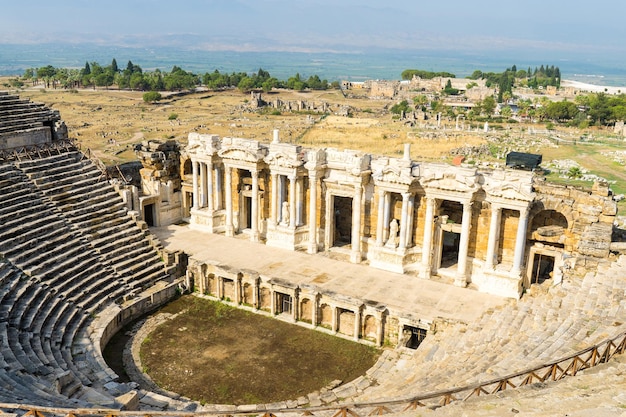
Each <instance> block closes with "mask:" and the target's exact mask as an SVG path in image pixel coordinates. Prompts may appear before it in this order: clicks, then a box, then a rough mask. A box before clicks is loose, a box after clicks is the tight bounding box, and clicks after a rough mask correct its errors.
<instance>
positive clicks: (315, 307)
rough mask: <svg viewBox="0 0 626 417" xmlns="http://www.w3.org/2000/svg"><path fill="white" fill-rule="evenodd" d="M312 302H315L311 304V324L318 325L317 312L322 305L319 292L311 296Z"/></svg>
mask: <svg viewBox="0 0 626 417" xmlns="http://www.w3.org/2000/svg"><path fill="white" fill-rule="evenodd" d="M311 302H312V303H313V305H312V306H311V326H313V327H317V321H318V318H317V313H318V310H319V307H320V306H319V296H318V294H313V297H311Z"/></svg>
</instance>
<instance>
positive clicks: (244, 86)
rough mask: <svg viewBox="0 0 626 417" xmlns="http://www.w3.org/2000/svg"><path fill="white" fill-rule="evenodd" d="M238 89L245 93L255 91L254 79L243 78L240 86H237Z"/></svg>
mask: <svg viewBox="0 0 626 417" xmlns="http://www.w3.org/2000/svg"><path fill="white" fill-rule="evenodd" d="M237 88H238V89H239V90H241V92H243V93H247V92H250V91H251V90H253V89H254V79H252V78H251V77H246V78H242V79H241V81H239V84H237Z"/></svg>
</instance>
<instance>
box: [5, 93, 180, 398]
mask: <svg viewBox="0 0 626 417" xmlns="http://www.w3.org/2000/svg"><path fill="white" fill-rule="evenodd" d="M1 97H5V96H0V101H2V100H1ZM0 190H2V192H0V342H1V345H0V346H1V347H0V369H1V371H0V401H3V402H16V401H17V402H30V403H35V404H40V405H42V406H69V407H79V406H81V407H82V406H90V405H92V403H91V402H89V401H87V400H84V399H83V398H94V397H97V398H99V400H100V401H99V403H101V404H102V403H104V404H108V405H113V397H112V396H110V395H108V396H107V394H106V390H104V389H102V382H101V381H100V379H99V375H100V373H101V371H102V369H98V367H94V366H93V365H94V364H92V363H89V365H87V364H86V363H85V362H84V361H81V360H77V359H76V358H77V356H76V354H75V352H73V349H74V341H75V339H76V338H77V337H78V335H79V333H81V332H82V331H83V330H85V329H86V327H87V325H88V324H89V322H90V321H91V319H92V317H94V316H95V315H96V314H97V313H98V312H99V311H101V310H103V309H104V308H106V307H107V306H110V305H111V304H112V303H114V302H115V301H118V300H121V299H122V298H124V297H127V296H131V295H132V294H133V293H135V292H138V291H140V290H142V289H144V288H147V287H149V286H151V285H153V284H154V283H155V282H157V281H159V280H162V279H166V278H167V277H168V274H167V273H166V270H165V267H164V264H163V262H161V260H160V258H159V255H158V253H157V250H156V249H155V247H153V245H152V244H151V242H150V240H149V239H148V237H147V235H146V233H145V232H144V231H143V230H142V229H141V228H140V227H139V226H138V225H137V224H136V222H135V221H134V220H133V219H132V218H130V217H129V216H128V215H127V214H126V210H125V208H124V204H123V202H122V200H121V198H120V197H119V195H118V194H117V193H116V192H115V191H114V190H113V188H112V187H111V186H110V185H109V184H108V182H106V181H103V178H101V173H100V171H99V170H98V169H97V167H96V166H95V165H94V164H93V163H92V162H91V161H90V160H88V159H86V158H84V156H83V154H82V153H80V152H78V151H72V152H63V153H60V154H58V155H53V156H49V157H44V158H37V159H33V160H28V161H20V162H14V163H5V164H3V165H0ZM90 387H94V389H95V390H96V391H97V392H95V391H94V389H91V388H90Z"/></svg>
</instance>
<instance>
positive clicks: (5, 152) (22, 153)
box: [0, 139, 76, 161]
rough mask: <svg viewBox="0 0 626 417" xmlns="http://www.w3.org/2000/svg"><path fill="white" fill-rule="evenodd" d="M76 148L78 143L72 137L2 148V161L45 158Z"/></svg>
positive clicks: (0, 152)
mask: <svg viewBox="0 0 626 417" xmlns="http://www.w3.org/2000/svg"><path fill="white" fill-rule="evenodd" d="M71 149H76V143H75V142H74V141H73V140H72V139H60V140H55V141H52V142H46V143H38V144H35V145H24V146H18V147H15V148H7V149H0V161H15V160H17V161H24V160H27V159H28V160H32V159H34V158H35V157H37V158H45V157H46V156H52V155H53V154H56V155H58V154H60V153H61V150H63V151H65V152H67V151H69V150H71Z"/></svg>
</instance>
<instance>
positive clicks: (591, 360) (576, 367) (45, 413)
mask: <svg viewBox="0 0 626 417" xmlns="http://www.w3.org/2000/svg"><path fill="white" fill-rule="evenodd" d="M624 351H626V332H623V333H620V334H619V335H617V336H615V337H613V338H610V339H607V340H605V341H603V342H601V343H598V344H596V345H594V346H592V347H589V348H587V349H584V350H581V351H578V352H576V353H574V354H572V355H570V356H567V357H564V358H561V359H559V360H556V361H554V362H550V363H548V364H545V365H540V366H537V367H534V368H531V369H527V370H524V371H521V372H517V373H514V374H510V375H507V376H504V377H501V378H497V379H492V380H489V381H485V382H480V383H476V384H472V385H466V386H463V387H458V388H452V389H446V390H441V391H433V392H430V393H426V394H420V395H415V396H411V397H404V398H395V399H389V400H381V401H374V402H363V403H339V404H329V405H323V406H317V407H304V408H299V407H296V408H288V407H283V408H275V407H272V406H271V405H267V406H265V405H262V404H261V405H245V406H228V407H222V408H218V407H216V409H215V410H209V411H199V412H191V411H182V410H181V411H147V410H146V411H121V410H115V409H104V408H55V407H39V406H37V405H32V404H30V405H27V404H11V403H0V410H22V411H26V414H24V415H25V416H31V417H52V416H54V417H56V416H67V417H78V416H106V417H117V416H119V417H124V416H142V417H157V416H177V417H192V416H193V417H197V416H203V415H206V416H233V417H234V416H251V415H262V416H263V417H275V416H276V415H277V414H282V413H296V414H298V413H300V414H302V415H306V416H311V415H313V416H314V415H316V413H317V414H319V415H324V416H328V415H331V413H332V417H361V416H373V415H383V414H389V413H397V412H403V411H408V410H415V409H418V408H419V407H429V408H437V407H441V406H445V405H448V404H450V403H452V402H457V401H465V400H467V399H470V398H472V397H479V396H484V395H491V394H495V393H498V392H501V391H504V390H507V389H514V388H519V387H523V386H526V385H529V384H533V383H537V382H539V383H545V382H550V381H559V380H561V379H563V378H566V377H568V376H574V375H576V374H577V373H578V372H580V371H582V370H585V369H589V368H591V367H594V366H596V365H598V364H601V363H605V362H608V361H609V360H610V359H611V358H612V357H613V356H615V355H617V354H622V353H624Z"/></svg>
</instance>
